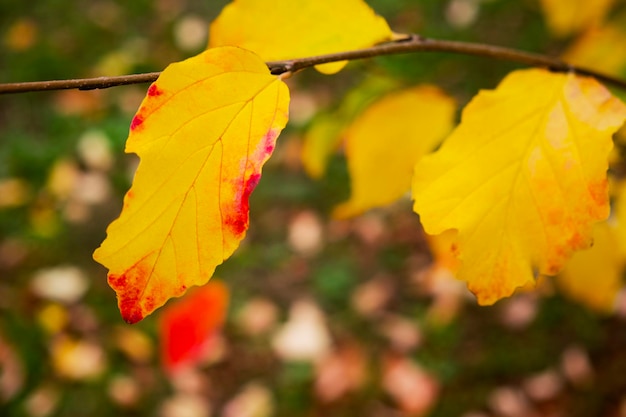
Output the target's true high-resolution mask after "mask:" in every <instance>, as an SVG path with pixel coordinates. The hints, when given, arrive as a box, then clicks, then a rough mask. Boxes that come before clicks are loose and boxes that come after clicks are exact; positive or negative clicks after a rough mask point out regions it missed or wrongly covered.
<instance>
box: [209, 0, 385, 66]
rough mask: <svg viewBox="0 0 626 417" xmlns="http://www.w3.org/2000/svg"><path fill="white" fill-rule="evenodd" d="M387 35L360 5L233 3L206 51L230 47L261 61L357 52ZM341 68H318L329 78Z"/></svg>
mask: <svg viewBox="0 0 626 417" xmlns="http://www.w3.org/2000/svg"><path fill="white" fill-rule="evenodd" d="M391 38H392V32H391V30H390V29H389V26H388V25H387V22H385V19H383V18H382V17H380V16H377V15H376V14H375V13H374V11H373V10H372V9H371V8H370V7H369V6H368V5H367V4H366V3H365V2H363V0H341V1H335V0H300V1H293V0H271V1H269V0H265V1H263V0H235V1H233V2H232V3H230V4H229V5H227V6H226V7H225V8H224V10H222V13H221V14H220V15H219V16H218V17H217V19H216V20H215V21H214V22H213V23H212V24H211V27H210V29H209V47H214V46H222V45H236V46H240V47H242V48H246V49H249V50H251V51H254V52H256V53H257V54H259V55H260V56H261V57H262V58H263V59H265V60H266V61H277V60H284V59H293V58H303V57H308V56H314V55H323V54H330V53H334V52H341V51H346V50H350V49H359V48H364V47H368V46H371V45H373V44H376V43H379V42H383V41H387V40H390V39H391ZM345 64H346V62H339V63H332V64H325V65H323V66H318V69H319V70H320V71H321V72H324V73H328V74H332V73H335V72H337V71H339V70H341V69H342V68H343V67H344V66H345Z"/></svg>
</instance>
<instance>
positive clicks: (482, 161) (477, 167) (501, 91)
mask: <svg viewBox="0 0 626 417" xmlns="http://www.w3.org/2000/svg"><path fill="white" fill-rule="evenodd" d="M625 118H626V106H624V104H623V103H621V102H620V101H619V100H617V99H616V98H614V97H613V96H612V95H611V94H610V93H609V91H608V90H607V89H605V88H604V87H603V86H601V85H600V84H599V83H598V82H596V81H595V80H594V79H591V78H583V77H577V76H575V75H574V74H555V73H550V72H548V71H545V70H540V69H532V70H523V71H515V72H513V73H511V74H509V75H508V76H507V77H506V78H505V79H504V80H503V81H502V83H501V84H500V85H499V86H498V88H497V89H496V90H493V91H482V92H481V93H479V94H478V95H477V96H476V97H475V98H474V99H473V100H472V101H471V102H470V104H468V105H467V107H466V108H465V109H464V111H463V115H462V120H461V124H460V125H459V126H458V127H457V128H456V129H455V130H454V131H453V132H452V134H451V135H450V136H449V137H448V138H447V139H446V141H445V142H444V143H443V145H442V146H441V148H440V149H439V150H438V151H437V152H434V153H432V154H430V155H427V156H425V157H424V158H422V159H421V160H420V161H418V163H417V164H416V166H415V175H414V181H413V198H414V200H415V205H414V209H415V211H416V212H417V213H418V214H419V215H420V217H421V221H422V224H423V225H424V228H425V230H426V232H427V233H429V234H439V233H442V232H444V231H445V230H448V229H456V230H457V231H458V239H457V242H456V245H454V247H453V250H454V251H455V252H456V253H458V256H459V259H460V262H461V266H460V267H459V270H458V274H457V276H458V278H460V279H462V280H465V281H467V283H468V287H469V289H470V290H471V291H472V292H473V293H474V294H476V296H477V298H478V301H479V302H480V303H481V304H491V303H493V302H495V301H497V300H498V299H500V298H502V297H505V296H508V295H510V294H511V293H512V292H513V291H514V289H515V288H516V287H520V286H523V285H525V284H529V283H532V282H533V281H534V276H535V274H534V270H535V269H536V270H538V271H539V272H540V273H542V274H545V275H554V274H556V273H557V272H559V270H560V269H561V268H562V267H563V264H564V263H565V261H566V260H567V259H568V258H569V257H570V255H571V254H572V253H573V252H574V251H576V250H579V249H584V248H587V247H589V245H590V244H591V239H592V227H593V224H594V223H596V222H597V221H599V220H602V219H605V218H606V217H607V215H608V213H609V204H608V195H607V178H606V170H607V165H608V163H607V158H608V154H609V152H610V150H611V147H612V142H611V135H612V134H613V133H614V132H615V131H616V130H617V129H618V128H619V127H620V126H621V124H622V123H623V121H624V119H625Z"/></svg>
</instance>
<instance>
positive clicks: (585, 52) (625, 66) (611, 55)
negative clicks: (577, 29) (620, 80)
mask: <svg viewBox="0 0 626 417" xmlns="http://www.w3.org/2000/svg"><path fill="white" fill-rule="evenodd" d="M615 45H626V15H624V16H622V17H621V18H620V19H616V20H615V21H614V22H611V23H606V24H604V25H602V26H599V27H592V28H589V29H588V30H587V31H585V33H583V34H582V35H581V36H580V37H579V38H578V39H576V41H575V42H574V43H573V44H572V45H571V46H570V47H569V48H568V49H567V50H566V51H565V53H564V54H563V57H562V58H563V60H565V61H566V62H568V63H570V64H573V65H578V66H581V67H584V68H590V69H593V70H596V71H599V72H602V73H607V74H611V75H614V76H620V75H622V74H625V73H626V48H616V47H615Z"/></svg>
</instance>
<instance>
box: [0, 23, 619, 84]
mask: <svg viewBox="0 0 626 417" xmlns="http://www.w3.org/2000/svg"><path fill="white" fill-rule="evenodd" d="M412 52H449V53H457V54H464V55H478V56H484V57H488V58H495V59H499V60H504V61H511V62H517V63H520V64H526V65H531V66H537V67H546V68H549V69H550V70H552V71H558V72H570V71H573V72H575V73H577V74H581V75H588V76H592V77H595V78H597V79H598V80H600V81H603V82H606V83H608V84H612V85H613V86H616V87H620V88H623V89H626V80H622V79H619V78H615V77H612V76H610V75H606V74H602V73H599V72H597V71H594V70H591V69H587V68H581V67H578V66H575V65H570V64H567V63H566V62H563V61H561V60H559V59H556V58H551V57H549V56H546V55H540V54H534V53H529V52H524V51H519V50H516V49H510V48H504V47H500V46H494V45H485V44H479V43H470V42H457V41H446V40H437V39H428V38H423V37H421V36H419V35H408V36H407V37H406V38H403V39H400V40H396V41H392V42H387V43H383V44H379V45H376V46H373V47H371V48H365V49H358V50H354V51H346V52H339V53H333V54H327V55H319V56H313V57H307V58H299V59H291V60H285V61H272V62H268V63H267V66H268V67H269V69H270V71H271V72H272V74H276V75H278V74H283V73H285V72H295V71H298V70H301V69H304V68H309V67H312V66H315V65H320V64H326V63H329V62H338V61H350V60H357V59H365V58H373V57H376V56H382V55H394V54H404V53H412ZM159 74H160V73H159V72H151V73H146V74H134V75H124V76H121V77H98V78H83V79H73V80H56V81H36V82H24V83H7V84H0V94H10V93H25V92H30V91H49V90H66V89H74V88H78V89H79V90H91V89H96V88H109V87H115V86H119V85H128V84H140V83H147V82H153V81H154V80H156V79H157V78H158V76H159Z"/></svg>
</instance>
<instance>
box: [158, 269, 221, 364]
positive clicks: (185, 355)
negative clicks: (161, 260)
mask: <svg viewBox="0 0 626 417" xmlns="http://www.w3.org/2000/svg"><path fill="white" fill-rule="evenodd" d="M228 296H229V293H228V288H227V287H226V286H225V285H224V284H223V283H222V282H220V281H217V280H212V281H209V283H208V284H207V285H205V286H203V287H199V288H196V289H195V290H193V291H191V292H189V293H187V295H186V296H185V297H184V298H182V299H181V300H180V301H178V302H176V303H174V304H172V305H170V306H168V307H167V308H166V309H165V310H164V311H163V315H162V316H161V321H160V327H159V335H160V339H161V360H162V363H163V366H164V367H165V369H166V370H167V371H168V372H170V373H171V372H173V371H176V370H177V369H179V368H180V367H181V366H182V365H190V364H194V363H196V362H198V361H200V360H201V359H202V356H203V355H204V354H206V353H207V348H210V345H211V341H212V340H214V338H215V336H216V334H217V333H218V332H219V331H220V329H221V327H222V325H223V323H224V319H225V317H226V309H227V307H228Z"/></svg>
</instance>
